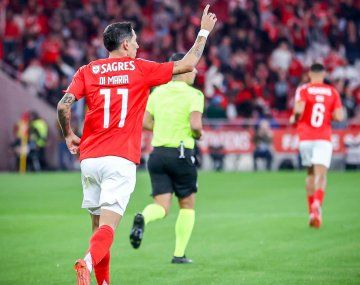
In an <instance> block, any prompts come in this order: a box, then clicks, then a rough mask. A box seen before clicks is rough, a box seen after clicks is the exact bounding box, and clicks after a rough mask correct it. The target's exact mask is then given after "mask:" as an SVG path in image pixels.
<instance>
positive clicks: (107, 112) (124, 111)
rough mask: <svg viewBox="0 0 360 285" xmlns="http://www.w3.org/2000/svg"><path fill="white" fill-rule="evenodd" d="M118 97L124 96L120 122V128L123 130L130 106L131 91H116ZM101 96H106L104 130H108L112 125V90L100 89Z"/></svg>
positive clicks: (120, 89)
mask: <svg viewBox="0 0 360 285" xmlns="http://www.w3.org/2000/svg"><path fill="white" fill-rule="evenodd" d="M116 91H117V92H116V93H117V95H121V96H122V103H121V114H120V121H119V125H118V127H119V128H122V127H123V126H124V125H125V119H126V115H127V106H128V96H129V90H128V89H124V88H118V89H116ZM100 94H101V95H104V128H105V129H107V128H108V127H109V124H110V98H111V89H100Z"/></svg>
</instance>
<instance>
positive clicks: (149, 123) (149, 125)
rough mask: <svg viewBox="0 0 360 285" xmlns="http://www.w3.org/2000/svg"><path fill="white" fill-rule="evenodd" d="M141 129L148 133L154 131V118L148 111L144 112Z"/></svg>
mask: <svg viewBox="0 0 360 285" xmlns="http://www.w3.org/2000/svg"><path fill="white" fill-rule="evenodd" d="M143 129H145V130H148V131H153V129H154V117H153V116H152V115H151V114H150V112H149V111H145V115H144V120H143Z"/></svg>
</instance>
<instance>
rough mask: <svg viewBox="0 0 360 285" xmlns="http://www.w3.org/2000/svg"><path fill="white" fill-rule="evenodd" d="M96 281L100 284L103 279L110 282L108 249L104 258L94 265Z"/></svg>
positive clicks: (107, 282)
mask: <svg viewBox="0 0 360 285" xmlns="http://www.w3.org/2000/svg"><path fill="white" fill-rule="evenodd" d="M94 271H95V276H96V280H97V283H98V284H100V285H102V284H103V283H104V281H105V282H106V284H110V251H108V253H107V254H106V255H105V256H104V258H103V259H102V260H101V261H100V262H99V263H98V264H97V265H96V266H95V267H94Z"/></svg>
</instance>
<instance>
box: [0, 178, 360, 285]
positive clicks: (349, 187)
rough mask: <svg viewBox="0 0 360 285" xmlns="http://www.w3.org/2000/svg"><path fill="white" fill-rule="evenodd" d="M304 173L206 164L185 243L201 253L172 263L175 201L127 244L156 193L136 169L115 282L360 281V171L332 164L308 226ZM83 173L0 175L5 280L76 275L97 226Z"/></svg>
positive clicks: (55, 280)
mask: <svg viewBox="0 0 360 285" xmlns="http://www.w3.org/2000/svg"><path fill="white" fill-rule="evenodd" d="M304 176H305V174H304V173H290V172H289V173H284V172H283V173H207V172H201V173H200V176H199V186H200V192H199V195H198V197H197V198H198V200H197V211H196V224H195V229H194V232H193V236H192V238H191V240H190V244H189V247H188V250H187V255H188V256H189V257H191V258H192V259H194V261H195V263H194V264H193V265H172V264H170V259H171V257H172V253H173V247H174V224H175V220H176V216H177V210H178V206H177V205H176V203H174V205H173V208H172V212H171V214H170V215H169V217H167V218H166V219H165V220H163V221H157V222H154V223H152V224H150V225H149V226H148V228H147V229H146V231H145V238H144V241H143V244H142V246H141V248H140V249H139V250H133V249H132V248H131V246H130V244H129V241H128V236H129V231H130V226H131V222H132V218H133V215H134V214H135V213H136V212H137V211H139V210H142V209H143V207H144V206H145V205H146V204H147V203H149V202H150V201H151V199H150V196H149V190H150V188H149V178H148V174H147V173H145V172H139V173H138V182H137V187H136V190H135V193H134V194H133V196H132V200H131V202H130V204H129V207H128V211H127V212H126V214H125V217H124V219H123V221H122V223H121V225H120V227H119V228H118V230H117V234H116V239H115V242H114V245H113V247H112V265H111V276H112V284H114V285H118V284H125V285H128V284H130V285H136V284H140V285H142V284H144V285H150V284H156V285H160V284H167V285H168V284H171V285H173V284H186V285H190V284H194V285H195V284H196V285H201V284H206V285H210V284H214V285H222V284H234V285H237V284H246V285H251V284H256V285H266V284H276V285H279V284H291V285H295V284H301V285H303V284H316V285H317V284H324V285H325V284H326V285H332V284H339V285H345V284H360V186H359V185H360V174H359V173H341V172H333V173H330V174H329V178H328V180H329V183H328V192H327V195H326V198H325V204H324V225H323V227H322V228H321V229H320V230H314V229H309V228H308V226H307V211H306V204H305V190H304V186H303V185H304ZM79 178H80V176H79V173H53V174H50V173H49V174H27V175H24V176H21V175H17V174H2V175H0V258H1V265H0V284H1V285H7V284H11V285H14V284H21V285H24V284H26V285H31V284H34V285H35V284H36V285H43V284H59V285H60V284H61V285H64V284H75V274H74V272H73V269H72V264H73V262H74V261H75V259H76V258H78V257H82V256H83V254H84V253H85V250H86V249H87V245H88V240H89V237H90V234H91V231H90V219H89V216H88V214H87V212H86V211H85V210H82V209H80V202H81V196H82V193H81V186H80V179H79ZM93 284H95V282H93Z"/></svg>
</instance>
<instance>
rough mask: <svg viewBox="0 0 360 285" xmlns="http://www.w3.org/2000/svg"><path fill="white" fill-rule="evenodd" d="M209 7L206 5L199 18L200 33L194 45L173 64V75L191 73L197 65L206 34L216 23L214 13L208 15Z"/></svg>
mask: <svg viewBox="0 0 360 285" xmlns="http://www.w3.org/2000/svg"><path fill="white" fill-rule="evenodd" d="M209 7H210V5H209V4H208V5H206V7H205V9H204V12H203V15H202V17H201V31H200V33H199V35H198V36H197V38H196V40H195V43H194V45H193V46H192V48H191V49H190V50H189V51H188V53H187V54H186V55H185V56H184V58H183V59H181V60H179V61H175V62H174V67H173V74H180V73H186V72H190V71H192V70H193V69H194V68H195V67H196V65H197V64H198V62H199V60H200V58H201V56H202V54H203V51H204V48H205V44H206V39H207V34H209V33H210V32H211V31H212V30H213V28H214V26H215V23H216V21H217V18H216V15H215V14H214V13H208V11H209Z"/></svg>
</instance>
